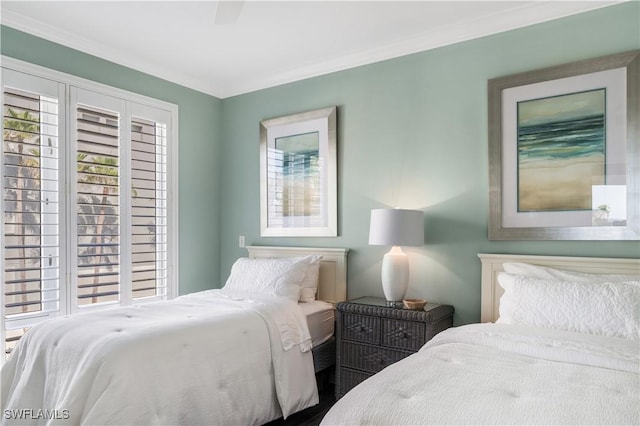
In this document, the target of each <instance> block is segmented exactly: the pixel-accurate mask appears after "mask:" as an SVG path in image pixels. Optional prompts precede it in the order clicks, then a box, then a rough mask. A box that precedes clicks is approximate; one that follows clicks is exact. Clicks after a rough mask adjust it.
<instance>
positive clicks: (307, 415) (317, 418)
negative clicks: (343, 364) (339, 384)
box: [264, 385, 336, 426]
mask: <svg viewBox="0 0 640 426" xmlns="http://www.w3.org/2000/svg"><path fill="white" fill-rule="evenodd" d="M319 396H320V403H319V404H318V405H315V406H313V407H309V408H307V409H306V410H302V411H300V412H299V413H295V414H293V415H291V416H289V417H287V420H282V419H278V420H274V421H272V422H269V423H267V424H266V425H264V426H299V425H300V426H302V425H304V426H316V425H319V424H320V422H321V421H322V418H323V417H324V415H325V414H327V411H329V409H330V408H331V407H332V406H333V404H334V403H335V402H336V399H335V396H334V387H333V385H325V386H324V387H323V390H322V391H320V393H319Z"/></svg>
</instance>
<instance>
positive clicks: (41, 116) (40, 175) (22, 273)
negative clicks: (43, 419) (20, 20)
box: [2, 71, 63, 352]
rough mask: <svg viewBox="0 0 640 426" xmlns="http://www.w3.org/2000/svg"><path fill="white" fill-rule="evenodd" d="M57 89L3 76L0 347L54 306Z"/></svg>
mask: <svg viewBox="0 0 640 426" xmlns="http://www.w3.org/2000/svg"><path fill="white" fill-rule="evenodd" d="M61 90H62V89H61V88H60V87H59V85H58V84H57V83H55V82H51V81H48V80H45V79H41V78H37V77H33V76H27V75H22V74H19V73H15V72H12V71H6V72H4V75H3V88H2V99H3V101H2V103H3V123H2V124H3V160H2V161H3V164H2V165H3V168H2V170H3V173H2V174H3V176H2V178H3V199H2V206H3V247H4V250H3V286H2V287H3V321H4V329H5V352H10V351H11V349H12V347H13V346H14V344H15V342H16V341H17V340H18V339H19V338H20V337H21V336H22V334H24V332H25V331H26V330H27V329H28V327H29V326H30V325H32V324H33V323H34V322H36V321H38V320H41V319H46V318H47V317H49V316H51V315H54V314H56V313H57V312H58V310H59V309H60V300H61V291H60V276H61V264H60V249H61V246H60V243H61V242H60V233H61V228H62V227H63V224H61V221H60V214H61V206H62V204H61V198H62V197H60V194H59V191H60V165H59V160H60V148H59V137H60V135H59V133H60V122H61V114H60V111H61V110H63V107H62V105H60V99H59V97H60V96H59V92H60V91H61Z"/></svg>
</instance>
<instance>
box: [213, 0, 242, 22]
mask: <svg viewBox="0 0 640 426" xmlns="http://www.w3.org/2000/svg"><path fill="white" fill-rule="evenodd" d="M243 7H244V0H235V1H234V0H222V1H218V4H217V5H216V17H215V21H214V22H215V24H216V25H232V24H235V23H236V21H237V20H238V18H239V17H240V12H242V8H243Z"/></svg>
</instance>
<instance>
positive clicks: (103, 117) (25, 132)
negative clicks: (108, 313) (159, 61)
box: [0, 58, 178, 362]
mask: <svg viewBox="0 0 640 426" xmlns="http://www.w3.org/2000/svg"><path fill="white" fill-rule="evenodd" d="M3 59H4V60H5V61H7V62H8V63H9V64H12V65H11V66H13V67H16V69H21V67H22V66H23V64H22V63H13V61H12V60H11V59H10V58H3ZM0 77H1V78H2V81H1V82H0V97H1V102H0V103H2V107H3V120H2V122H1V123H2V133H3V151H2V153H3V156H2V170H1V173H2V180H1V182H2V194H3V197H2V198H1V199H0V201H1V203H0V209H2V212H3V219H2V222H1V225H2V233H1V234H0V235H1V241H0V246H1V247H2V258H1V260H2V263H1V269H2V274H1V275H0V276H1V277H2V282H1V284H0V289H1V290H0V308H1V309H2V312H1V314H0V341H4V351H5V353H9V352H10V351H11V349H12V348H13V347H14V346H15V344H16V343H17V342H18V340H19V339H20V338H21V337H22V336H23V335H24V334H25V333H26V332H27V331H28V329H29V328H30V327H31V326H33V325H35V324H36V323H38V322H40V321H42V320H45V319H48V318H51V317H55V316H58V315H67V314H73V313H76V312H78V311H80V310H86V309H94V308H95V309H100V308H101V307H102V306H104V305H130V304H133V303H145V302H147V301H150V300H160V299H166V298H172V297H175V296H176V295H177V272H176V271H177V269H176V264H177V259H178V258H177V228H176V226H177V222H176V218H177V203H176V201H175V199H173V198H171V197H175V196H176V190H175V188H177V146H176V145H175V142H176V136H177V129H176V128H175V125H176V123H177V114H178V111H177V107H176V106H175V105H171V104H167V103H165V102H161V101H158V100H155V99H151V98H147V97H144V96H140V95H136V94H133V93H129V92H124V91H119V90H118V89H114V88H109V87H107V86H102V85H96V84H93V83H92V82H87V81H84V80H80V79H77V78H75V77H71V79H69V76H65V75H63V74H59V73H57V72H54V71H50V70H49V71H43V69H41V68H39V67H35V68H30V69H29V70H28V71H25V72H20V71H17V70H14V69H10V68H7V67H6V66H5V64H3V67H2V73H0ZM170 188H171V189H172V190H170ZM170 199H172V200H174V201H173V202H171V203H170V202H169V200H170ZM170 230H171V232H169V231H170ZM3 358H4V356H2V355H0V362H1V361H2V359H3Z"/></svg>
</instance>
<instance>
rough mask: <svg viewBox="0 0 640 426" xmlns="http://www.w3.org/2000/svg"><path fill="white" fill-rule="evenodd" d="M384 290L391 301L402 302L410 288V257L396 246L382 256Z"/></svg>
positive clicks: (385, 295)
mask: <svg viewBox="0 0 640 426" xmlns="http://www.w3.org/2000/svg"><path fill="white" fill-rule="evenodd" d="M381 278H382V291H383V292H384V297H385V298H386V299H387V301H389V302H400V301H401V300H402V299H404V295H405V294H407V289H408V288H409V257H408V256H407V255H406V254H405V253H404V252H403V251H402V249H401V248H400V247H397V246H394V247H392V248H391V250H390V251H389V252H388V253H387V254H385V255H384V257H383V258H382V272H381Z"/></svg>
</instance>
